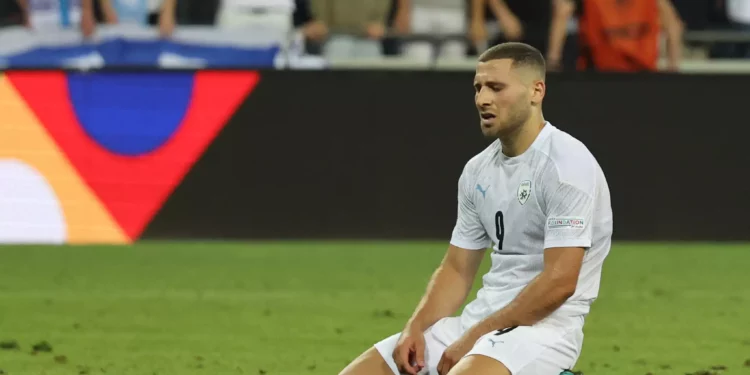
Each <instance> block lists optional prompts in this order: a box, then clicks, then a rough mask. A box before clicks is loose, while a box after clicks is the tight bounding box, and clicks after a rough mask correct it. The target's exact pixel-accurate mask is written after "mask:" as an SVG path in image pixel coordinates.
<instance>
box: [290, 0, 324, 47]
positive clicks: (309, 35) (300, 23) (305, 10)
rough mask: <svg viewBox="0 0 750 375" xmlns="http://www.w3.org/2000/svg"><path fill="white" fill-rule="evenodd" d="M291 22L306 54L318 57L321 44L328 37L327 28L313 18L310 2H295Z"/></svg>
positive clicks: (308, 0)
mask: <svg viewBox="0 0 750 375" xmlns="http://www.w3.org/2000/svg"><path fill="white" fill-rule="evenodd" d="M292 21H293V22H292V23H293V24H294V27H295V29H297V30H299V31H300V33H301V34H302V39H303V41H304V43H305V49H306V52H307V53H310V54H313V55H320V54H321V48H322V45H323V42H324V41H325V39H326V38H327V37H328V27H327V26H326V25H325V24H324V23H323V22H322V21H320V20H318V19H315V18H314V17H313V15H312V10H311V9H310V0H295V9H294V14H293V17H292Z"/></svg>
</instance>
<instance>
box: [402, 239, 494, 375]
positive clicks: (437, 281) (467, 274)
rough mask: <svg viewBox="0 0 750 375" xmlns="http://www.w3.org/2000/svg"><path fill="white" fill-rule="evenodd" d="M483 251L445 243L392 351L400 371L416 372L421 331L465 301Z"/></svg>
mask: <svg viewBox="0 0 750 375" xmlns="http://www.w3.org/2000/svg"><path fill="white" fill-rule="evenodd" d="M485 251H486V250H484V249H482V250H468V249H462V248H460V247H457V246H454V245H450V246H449V247H448V251H447V252H446V254H445V256H444V257H443V261H442V262H441V263H440V266H438V268H437V269H436V270H435V272H434V273H433V275H432V278H431V279H430V282H429V283H428V285H427V290H426V291H425V294H424V296H423V297H422V299H421V301H420V302H419V304H418V305H417V308H416V309H415V311H414V314H413V315H412V317H411V318H410V319H409V320H408V322H407V323H406V327H405V328H404V331H403V333H402V336H401V338H400V340H399V343H398V345H397V346H396V350H395V351H394V352H393V359H394V360H395V361H396V364H397V366H398V367H399V370H400V371H402V372H405V373H408V374H416V373H417V372H419V371H420V370H421V369H422V368H423V367H424V366H425V363H424V337H423V333H424V331H425V330H426V329H427V328H429V327H430V326H432V325H433V324H435V322H437V321H438V320H440V319H442V318H445V317H447V316H451V315H453V314H455V313H456V312H457V311H458V310H459V308H460V307H461V305H462V304H463V303H464V302H465V301H466V297H468V295H469V292H471V287H472V285H473V284H474V278H475V277H476V274H477V271H478V270H479V266H480V265H481V263H482V259H483V258H484V254H485Z"/></svg>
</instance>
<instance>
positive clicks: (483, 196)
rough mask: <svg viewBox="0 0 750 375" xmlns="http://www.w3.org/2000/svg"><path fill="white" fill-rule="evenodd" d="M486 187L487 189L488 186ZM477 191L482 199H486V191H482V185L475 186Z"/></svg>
mask: <svg viewBox="0 0 750 375" xmlns="http://www.w3.org/2000/svg"><path fill="white" fill-rule="evenodd" d="M487 187H489V185H488V186H487ZM477 190H479V192H480V193H482V198H486V195H487V189H482V185H479V184H477Z"/></svg>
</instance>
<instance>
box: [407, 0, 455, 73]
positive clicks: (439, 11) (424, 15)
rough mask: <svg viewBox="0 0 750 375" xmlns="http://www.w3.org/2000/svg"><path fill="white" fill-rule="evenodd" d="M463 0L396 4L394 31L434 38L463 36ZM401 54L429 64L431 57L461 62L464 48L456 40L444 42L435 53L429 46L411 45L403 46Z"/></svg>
mask: <svg viewBox="0 0 750 375" xmlns="http://www.w3.org/2000/svg"><path fill="white" fill-rule="evenodd" d="M466 23H467V22H466V0H398V11H397V13H396V16H395V19H394V24H393V26H394V29H395V30H396V31H397V32H399V33H408V32H412V33H415V34H427V35H435V36H438V37H440V36H449V35H454V36H455V35H465V34H466V32H467V27H466ZM403 48H404V49H403V51H404V54H405V55H406V56H408V57H410V58H413V59H417V60H421V61H429V60H430V59H431V58H433V57H434V56H440V57H444V58H445V57H447V58H461V57H464V56H465V51H466V45H465V43H464V42H463V41H460V40H448V41H445V42H443V43H441V44H440V46H439V48H440V50H439V51H438V50H436V48H435V46H433V45H432V44H431V43H430V42H427V41H411V42H407V43H405V44H404V47H403Z"/></svg>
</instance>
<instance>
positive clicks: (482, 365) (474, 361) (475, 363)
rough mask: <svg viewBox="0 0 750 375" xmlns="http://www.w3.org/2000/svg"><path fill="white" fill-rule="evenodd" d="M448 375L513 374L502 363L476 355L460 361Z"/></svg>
mask: <svg viewBox="0 0 750 375" xmlns="http://www.w3.org/2000/svg"><path fill="white" fill-rule="evenodd" d="M448 375H511V373H510V370H508V368H507V367H505V365H504V364H503V363H502V362H500V361H498V360H496V359H493V358H490V357H486V356H483V355H477V354H475V355H469V356H466V357H464V358H463V359H461V360H460V361H458V363H457V364H456V365H455V366H453V368H452V369H451V370H450V372H448Z"/></svg>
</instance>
